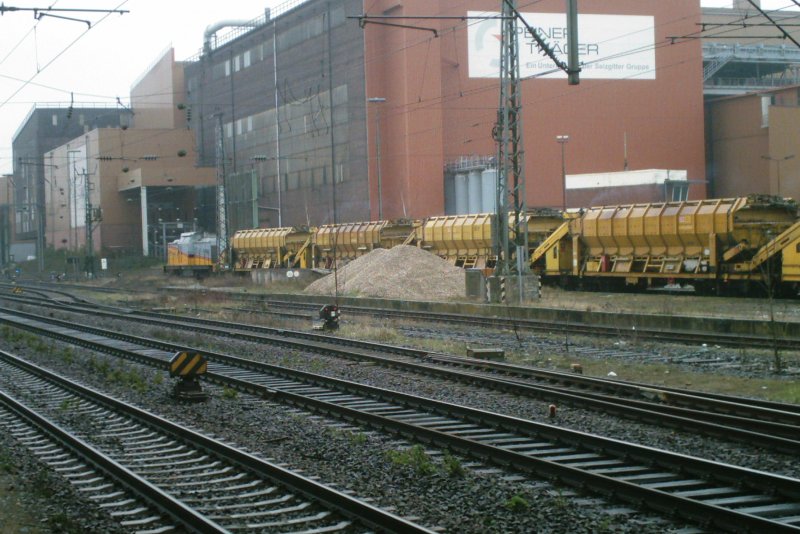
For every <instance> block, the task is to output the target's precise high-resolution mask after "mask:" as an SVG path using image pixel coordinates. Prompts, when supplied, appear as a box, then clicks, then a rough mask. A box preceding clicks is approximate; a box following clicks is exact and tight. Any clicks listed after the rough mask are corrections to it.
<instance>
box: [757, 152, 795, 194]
mask: <svg viewBox="0 0 800 534" xmlns="http://www.w3.org/2000/svg"><path fill="white" fill-rule="evenodd" d="M792 158H794V154H790V155H788V156H784V157H782V158H773V157H772V156H761V159H765V160H767V161H774V162H775V163H776V165H775V166H776V168H777V171H778V190H777V195H778V196H781V163H783V162H784V161H787V160H790V159H792Z"/></svg>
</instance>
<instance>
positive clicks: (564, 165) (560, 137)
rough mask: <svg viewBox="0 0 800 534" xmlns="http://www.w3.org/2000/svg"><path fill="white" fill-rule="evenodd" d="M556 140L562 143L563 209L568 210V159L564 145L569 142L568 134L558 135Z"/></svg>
mask: <svg viewBox="0 0 800 534" xmlns="http://www.w3.org/2000/svg"><path fill="white" fill-rule="evenodd" d="M556 142H557V143H558V144H560V145H561V209H562V210H563V211H567V160H566V158H565V156H564V147H565V145H566V144H567V143H569V136H568V135H557V136H556Z"/></svg>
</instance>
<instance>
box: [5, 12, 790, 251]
mask: <svg viewBox="0 0 800 534" xmlns="http://www.w3.org/2000/svg"><path fill="white" fill-rule="evenodd" d="M499 9H500V4H499V2H497V1H495V0H470V1H468V2H436V3H432V2H426V1H423V0H403V1H402V2H397V1H389V0H376V1H371V2H369V3H365V2H362V1H361V0H343V1H341V2H329V1H323V0H307V1H305V2H297V1H294V0H293V1H290V2H286V3H285V4H282V5H281V6H278V7H277V8H276V9H273V10H271V11H269V10H267V11H265V12H264V13H263V14H261V15H260V16H257V17H256V18H254V19H252V20H243V21H209V24H210V25H209V27H208V29H207V31H206V35H205V37H204V39H203V42H202V43H198V44H202V49H201V50H200V52H199V53H198V54H197V55H196V56H194V57H192V58H189V59H187V60H185V61H176V60H175V58H174V56H173V53H172V51H171V50H168V51H167V52H165V53H164V54H163V56H161V57H159V58H157V59H156V61H155V62H154V64H153V66H152V67H151V68H150V69H148V71H147V72H146V73H145V74H144V75H143V76H142V77H141V78H140V79H139V80H137V81H136V82H135V83H134V86H133V89H132V93H131V108H132V109H131V110H125V109H117V110H116V112H117V114H118V115H120V116H124V117H125V118H124V120H122V121H120V120H119V117H117V118H116V122H114V121H112V122H111V123H109V124H99V123H98V124H96V125H95V126H97V129H96V131H95V128H94V126H91V127H89V126H87V127H85V128H84V129H83V130H81V131H76V132H73V131H72V130H64V132H65V133H67V132H68V134H69V136H68V137H60V138H59V139H58V143H50V144H49V145H48V146H47V148H44V147H43V146H39V147H38V148H35V149H33V150H34V152H36V154H33V153H32V154H31V156H30V157H31V158H32V159H36V160H37V161H40V162H41V164H42V165H41V167H38V170H37V171H36V172H37V175H36V177H34V178H31V179H32V180H33V182H34V183H35V184H38V185H36V191H37V193H36V195H37V196H36V197H35V198H34V200H30V198H29V197H24V198H23V197H20V198H19V199H17V198H16V197H19V196H20V195H21V194H22V193H20V192H19V191H17V190H16V189H15V191H14V193H13V196H14V203H15V204H17V205H18V206H28V207H29V209H31V206H34V207H35V206H43V205H45V202H46V204H47V208H46V209H45V212H46V216H45V217H40V218H39V219H38V220H39V221H42V222H40V223H38V224H43V226H44V231H43V232H42V231H40V232H38V233H37V232H33V233H31V229H33V228H35V227H31V224H34V223H33V222H32V221H36V220H37V219H35V218H31V216H28V217H27V220H28V223H27V224H28V227H27V228H28V230H27V231H26V232H27V233H25V232H20V231H17V232H16V234H17V236H18V237H22V236H28V237H31V235H42V234H44V238H45V239H46V243H47V246H51V247H54V248H57V249H58V248H65V249H69V250H72V249H74V248H75V247H81V246H85V244H86V240H87V237H88V234H86V231H85V230H86V228H85V224H86V223H83V222H81V221H82V219H85V213H86V211H85V210H86V209H87V206H99V207H101V208H102V210H101V211H102V213H101V212H98V214H97V215H98V219H99V218H100V217H102V220H98V221H97V224H96V228H95V233H94V234H93V236H92V237H93V241H94V242H93V246H94V248H96V249H97V250H101V249H102V250H106V251H114V250H117V251H127V252H131V253H133V252H134V251H138V252H141V253H144V254H146V255H148V254H149V255H160V254H163V248H164V246H163V245H164V243H165V242H166V241H167V240H168V239H171V238H172V237H174V236H176V235H177V234H178V233H180V231H182V230H185V229H194V228H200V229H203V230H208V231H214V230H216V229H218V228H220V224H219V221H220V218H221V217H224V222H225V229H226V233H227V235H228V236H230V235H232V234H233V232H235V231H236V230H238V229H242V228H252V227H270V226H272V227H275V226H301V225H321V224H326V223H331V222H334V221H337V222H346V221H360V220H377V219H399V218H421V217H427V216H433V215H442V214H456V213H467V212H476V211H482V212H487V211H493V209H494V198H493V197H494V195H495V190H496V170H495V165H496V161H495V160H496V154H497V144H496V141H495V139H494V137H493V129H494V127H495V123H496V121H497V108H498V104H499V79H498V68H497V62H498V60H497V57H498V55H499V45H498V42H499V39H498V38H499V31H500V27H499V21H498V20H497V16H498V14H499ZM521 10H522V12H523V13H522V14H523V16H524V17H525V19H526V21H528V23H529V24H531V25H532V26H534V27H536V28H537V29H538V30H539V31H540V32H541V33H542V34H543V35H544V36H545V37H546V38H547V40H548V42H549V43H550V44H551V46H552V47H553V48H554V49H555V50H556V51H557V52H559V53H563V51H564V47H565V43H566V41H565V31H564V27H565V15H564V3H563V1H561V0H543V1H541V2H537V3H535V4H533V5H530V6H521ZM743 13H745V11H743V6H742V5H737V8H736V9H702V10H701V8H700V5H699V2H697V1H696V0H680V1H675V2H660V1H657V0H645V1H642V0H619V1H617V2H603V1H601V0H583V1H582V2H581V3H580V16H579V28H580V37H581V39H580V43H579V47H580V49H579V53H580V59H581V61H582V62H583V72H582V73H581V83H580V84H579V85H576V86H570V85H568V84H567V80H566V75H564V74H563V73H560V72H558V71H557V70H556V69H554V65H553V64H552V63H551V62H549V61H547V60H545V59H544V56H542V55H541V54H540V53H539V52H538V51H537V50H536V49H535V46H534V45H533V44H532V42H531V39H530V36H529V35H527V34H526V33H525V30H521V31H522V32H523V34H522V37H521V40H520V48H521V51H520V63H521V75H522V77H523V81H522V113H523V116H522V126H523V128H522V131H523V135H524V149H525V150H524V161H525V167H524V170H525V176H526V180H527V204H528V206H530V207H556V208H562V207H583V206H588V205H598V204H616V203H625V202H653V201H662V200H674V199H683V198H690V199H700V198H705V197H706V196H709V195H722V194H725V195H731V196H738V195H745V194H747V193H751V192H776V191H777V187H773V188H772V189H769V190H764V189H763V188H762V184H761V183H760V182H759V181H758V180H757V179H755V178H753V179H751V180H750V181H748V180H747V179H737V178H732V179H730V180H728V177H727V175H728V174H729V173H731V176H734V175H735V171H733V170H732V169H733V167H730V165H729V164H727V163H723V162H722V161H718V160H717V158H719V157H720V155H721V154H723V153H724V151H723V150H722V148H721V147H722V145H721V144H720V142H719V139H717V141H714V144H713V146H712V144H709V143H704V139H705V138H706V137H707V136H710V135H711V134H710V133H709V132H712V131H715V132H716V131H718V130H717V129H718V128H719V127H720V126H721V125H723V124H724V122H725V121H724V120H723V119H722V118H721V117H722V115H719V116H716V115H718V114H719V113H723V114H724V106H727V105H730V104H722V103H720V104H719V105H717V104H714V106H715V107H713V108H712V107H710V106H711V104H707V103H706V104H705V107H704V98H705V99H707V100H709V101H710V99H712V98H718V97H720V96H724V95H736V94H741V93H743V92H748V91H753V90H764V89H767V88H770V87H775V86H785V85H787V84H789V83H791V82H792V80H794V77H796V76H795V75H796V73H797V72H798V69H797V68H796V60H797V58H796V56H795V54H792V53H790V51H788V50H787V48H786V47H785V46H783V45H785V43H779V42H778V41H766V42H765V40H764V39H760V43H761V46H760V48H758V49H757V50H754V49H753V48H752V46H751V45H753V44H754V43H755V41H756V40H758V36H757V35H755V34H754V33H753V30H751V29H749V28H740V29H737V30H736V31H735V32H732V31H730V30H724V31H723V30H720V31H719V32H717V33H713V32H712V33H709V32H706V31H705V26H703V27H702V29H701V28H700V27H699V24H698V23H699V22H700V21H702V22H703V24H705V23H706V22H708V23H709V24H714V25H718V26H719V27H720V28H726V25H731V24H734V23H735V22H736V21H737V20H738V18H740V17H741V16H742V14H743ZM759 31H761V32H762V33H763V30H759ZM739 33H742V42H741V43H739V44H737V43H738V41H736V40H732V39H722V38H721V37H720V38H719V39H717V40H714V39H713V37H714V36H720V35H738V34H739ZM765 43H766V44H765ZM776 94H777V93H776ZM164 95H169V97H168V98H165V97H164ZM776 98H778V97H776ZM780 98H783V97H780ZM780 98H778V99H777V100H776V99H773V100H771V101H770V102H771V104H769V105H778V100H780ZM732 101H733V100H731V102H732ZM763 102H764V100H763V98H762V99H759V105H763ZM712 109H713V110H714V111H713V112H711V111H709V112H706V110H712ZM733 113H734V115H735V114H736V113H738V112H736V111H734V112H733ZM778 114H780V112H778ZM774 115H775V114H773V116H774ZM715 116H716V118H714V117H715ZM73 117H74V116H73ZM61 120H63V119H61ZM730 120H733V121H735V120H736V117H735V116H731V118H730ZM29 122H30V121H29ZM72 122H73V123H74V122H75V119H74V118H73V119H72ZM62 124H63V123H62ZM28 128H29V124H28V123H26V124H25V125H23V126H22V127H21V129H23V130H26V129H28ZM712 129H713V130H712ZM772 132H773V133H772V134H770V135H771V136H773V135H774V136H775V137H776V138H777V136H779V135H780V134H779V132H778V130H777V129H773V130H772ZM709 139H710V137H709ZM23 140H24V139H23V138H20V144H21V143H22V141H23ZM773 143H779V142H778V141H774V142H773V141H769V143H767V144H768V145H769V147H768V148H763V147H759V148H758V149H755V150H756V151H757V152H759V154H757V156H758V158H756V159H758V165H756V166H753V167H752V168H753V172H754V173H755V172H763V173H765V174H764V180H763V182H764V184H766V182H767V179H766V177H767V176H769V175H770V174H772V175H773V178H772V181H773V182H775V176H774V175H776V174H779V173H784V176H786V173H787V172H788V171H789V168H790V165H792V164H793V163H792V162H789V163H786V164H782V163H776V161H777V160H773V159H765V158H761V156H763V155H767V156H768V157H769V158H778V157H779V156H780V154H778V152H780V150H778V149H777V148H772V145H773ZM17 145H18V144H17V140H15V144H14V147H15V159H17ZM26 146H29V145H26ZM714 147H716V148H714ZM776 147H777V145H776ZM54 149H55V150H54ZM19 150H20V154H22V148H20V149H19ZM784 151H785V152H787V154H789V153H794V150H793V149H792V150H790V149H789V148H787V149H786V150H784ZM760 152H764V154H760ZM37 154H38V155H37ZM70 154H72V155H70ZM76 154H77V156H76ZM776 154H777V155H776ZM781 154H782V152H781ZM751 156H752V154H751ZM754 157H755V156H753V158H754ZM48 158H52V160H53V161H54V162H56V163H53V165H54V166H53V167H46V166H45V165H46V164H47V161H48ZM70 158H73V160H75V158H77V159H78V160H80V161H82V162H83V163H84V164H85V165H84V167H81V166H80V165H78V166H75V165H71V167H72V169H73V170H72V171H69V170H68V168H67V166H66V165H63V166H62V165H59V164H58V161H62V160H63V161H64V162H67V161H70ZM753 158H751V159H753ZM62 167H63V168H62ZM76 168H77V169H80V168H85V169H87V170H86V171H85V176H88V177H89V178H88V181H89V182H90V183H92V184H96V187H97V188H98V190H97V191H95V192H93V193H92V192H90V193H89V194H88V195H86V194H84V196H83V197H81V198H79V196H80V195H81V194H82V193H81V191H83V190H84V189H83V188H82V187H80V185H79V183H78V182H79V181H80V180H81V179H82V178H80V176H79V175H81V173H80V171H78V172H77V174H75V172H76V171H75V170H74V169H76ZM32 169H34V167H33V166H30V167H29V168H28V170H25V169H24V168H22V167H20V168H19V169H17V168H16V166H15V172H14V176H15V177H20V176H22V175H23V173H31V172H33V171H32ZM48 169H49V170H48ZM89 169H91V172H90V170H89ZM45 172H47V173H53V174H52V175H50V174H48V178H47V180H49V181H50V183H51V186H47V185H46V183H47V182H46V180H45ZM70 172H72V173H73V174H74V176H70ZM778 181H781V180H778ZM17 182H18V180H17ZM61 183H63V184H66V185H67V188H66V189H65V193H64V194H65V195H70V194H71V195H72V196H71V197H69V201H68V202H61V201H60V200H59V198H58V197H59V195H60V194H61V189H62V186H61V185H58V186H53V185H52V184H61ZM81 183H84V182H81ZM220 184H222V185H224V191H225V202H224V204H222V205H223V206H224V207H225V208H226V209H225V211H224V212H220V211H219V209H218V200H219V197H218V195H217V191H218V189H217V187H216V186H217V185H220ZM784 187H785V188H787V189H785V190H786V191H790V189H788V187H789V186H788V185H785V186H784ZM48 188H51V189H53V191H52V193H53V194H51V195H49V196H47V191H48ZM70 188H71V189H70ZM753 188H757V189H758V190H756V189H753ZM70 191H72V193H70ZM28 194H30V193H28ZM792 194H794V193H792ZM93 195H95V196H93ZM26 199H27V200H26ZM62 204H66V206H63V205H62ZM81 206H83V207H81ZM64 210H66V211H64ZM80 210H83V211H80ZM110 214H113V216H111V215H110ZM65 221H66V222H65ZM24 225H25V223H24V222H22V223H20V226H19V228H20V229H22V228H26V227H25V226H24ZM82 225H83V226H82ZM29 234H30V235H29ZM82 236H83V237H82Z"/></svg>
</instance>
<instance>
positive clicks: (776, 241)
mask: <svg viewBox="0 0 800 534" xmlns="http://www.w3.org/2000/svg"><path fill="white" fill-rule="evenodd" d="M797 239H800V222H796V223H794V224H793V225H792V226H790V227H789V228H788V229H787V230H785V231H784V232H782V233H780V234H778V235H777V236H775V237H774V238H773V239H772V240H771V241H769V242H768V243H767V244H766V245H764V246H763V247H761V248H760V249H759V250H758V253H757V254H756V255H755V256H753V258H752V259H751V260H750V261H745V262H742V263H736V264H734V266H733V271H734V272H737V273H745V272H753V271H754V270H756V269H757V268H758V267H759V266H760V265H761V264H762V263H764V262H765V261H767V260H768V259H770V258H771V257H772V256H774V255H775V254H777V253H779V252H781V251H783V249H784V248H786V247H787V246H788V245H789V244H790V243H792V242H794V241H795V240H797Z"/></svg>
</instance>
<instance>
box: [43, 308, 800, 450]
mask: <svg viewBox="0 0 800 534" xmlns="http://www.w3.org/2000/svg"><path fill="white" fill-rule="evenodd" d="M62 309H65V308H64V307H62ZM88 312H89V313H96V314H99V315H104V316H110V317H113V318H117V319H124V320H129V319H130V318H131V316H130V315H118V314H115V313H110V312H104V311H97V310H88ZM137 315H138V314H137ZM146 315H147V316H148V317H151V316H155V317H159V318H163V319H161V320H168V321H169V323H168V324H169V325H170V326H172V327H178V328H184V329H190V330H191V331H193V332H197V331H204V332H206V333H209V334H214V335H227V336H230V337H234V338H236V339H239V340H250V341H254V342H258V343H262V342H265V341H266V342H269V343H276V342H277V343H280V344H282V345H287V343H286V341H285V340H283V339H279V340H278V341H276V340H275V338H274V337H272V336H264V335H256V336H251V335H249V334H243V333H242V332H241V331H240V330H239V327H240V325H236V326H235V327H234V328H233V329H231V327H230V325H229V324H228V323H223V322H221V321H213V320H207V319H197V320H195V319H194V318H191V319H186V320H184V318H179V319H178V320H177V321H176V319H175V318H174V317H173V316H165V315H163V314H146ZM34 317H35V316H34ZM148 321H152V319H148ZM63 324H69V323H63ZM151 324H153V323H151ZM154 324H165V323H162V322H160V321H159V322H156V323H154ZM197 324H203V325H213V327H211V328H210V329H206V328H198V327H197V326H196V325H197ZM241 326H244V330H246V331H259V330H263V328H262V327H255V326H252V325H241ZM268 330H269V331H275V332H280V333H281V334H283V333H285V331H280V330H275V329H268ZM292 334H294V333H292ZM293 337H294V336H293ZM299 337H302V338H304V339H312V340H320V339H321V340H323V343H322V344H319V343H315V344H314V345H313V346H312V345H308V344H303V343H296V342H292V341H289V342H288V346H291V347H294V348H300V349H306V350H308V349H313V350H316V351H317V352H323V353H328V354H330V353H334V354H336V355H337V356H339V357H344V358H347V359H351V360H356V361H369V362H372V363H377V364H380V365H384V366H388V367H394V368H399V369H403V370H406V371H410V372H414V373H422V374H428V375H432V376H436V377H439V378H442V379H446V380H456V381H460V382H467V383H472V384H476V385H478V386H481V387H486V388H490V389H495V390H500V391H505V392H510V393H513V394H517V395H524V396H529V397H533V398H538V399H544V400H547V401H548V402H552V401H555V400H559V401H565V402H571V403H572V404H575V405H578V406H589V407H591V408H593V409H598V410H602V411H605V412H607V413H614V414H617V415H622V416H625V417H632V418H634V419H638V420H642V421H646V422H648V423H655V424H658V425H660V426H672V427H674V428H679V429H693V430H696V431H700V432H702V433H705V434H708V435H711V436H715V437H724V438H728V439H733V440H736V441H741V442H744V443H749V444H754V445H760V446H764V447H768V448H772V449H775V450H779V451H783V452H794V451H796V450H798V446H799V445H800V441H799V440H800V413H799V414H795V413H793V412H791V411H781V410H777V409H776V408H775V407H774V406H772V407H755V408H754V407H753V406H751V405H748V404H747V403H746V400H745V399H740V398H736V402H733V401H732V400H731V399H727V400H725V401H723V400H720V399H717V400H713V401H712V400H708V399H706V398H704V397H703V395H702V394H699V393H695V392H687V391H684V390H669V388H660V387H654V386H652V385H644V384H631V383H624V382H619V381H608V380H604V379H595V378H592V377H582V376H580V375H575V374H568V373H555V372H551V371H543V372H538V371H532V370H530V369H527V371H528V372H529V375H531V376H538V379H539V380H541V379H543V378H544V379H545V380H547V381H548V382H553V381H554V378H555V379H558V380H559V381H562V382H564V383H566V384H567V385H568V386H570V387H573V388H576V389H581V390H583V389H586V388H587V387H591V388H592V389H597V390H601V391H610V392H612V393H615V394H617V395H619V394H623V395H625V396H626V398H624V399H623V400H620V399H619V398H616V397H610V396H607V395H600V394H592V393H589V392H586V391H579V392H575V391H563V390H561V389H560V388H557V387H553V386H548V385H541V384H537V385H532V384H529V383H524V382H519V381H515V380H503V379H500V378H497V377H496V376H488V375H482V374H478V373H468V372H459V371H453V370H450V369H442V368H437V367H433V366H432V364H436V363H445V364H451V365H457V366H462V367H467V368H475V367H477V368H480V370H482V371H486V369H483V368H481V367H483V366H482V362H481V361H480V360H474V359H462V358H455V357H448V356H445V355H434V354H427V353H424V352H421V351H416V350H415V349H405V348H403V347H396V346H386V347H385V348H387V350H388V351H389V352H392V353H399V354H404V355H405V354H413V355H414V356H415V357H417V358H423V355H425V356H427V357H426V358H424V359H422V361H423V363H414V362H407V361H400V360H396V359H391V358H386V357H384V356H380V355H376V354H371V353H363V352H354V351H352V350H340V349H339V348H338V344H334V346H331V345H329V344H328V343H327V341H328V340H330V339H333V340H338V339H339V338H330V336H318V335H315V334H308V335H306V334H300V336H299ZM340 343H343V342H341V341H340ZM358 346H364V345H363V344H360V343H359V344H358ZM366 346H367V347H368V348H370V349H377V348H379V347H384V346H382V345H378V344H375V343H367V345H366ZM491 368H494V367H491ZM518 369H519V373H518V374H523V371H525V370H526V369H525V368H518ZM642 399H645V400H642ZM653 399H659V400H661V401H662V402H668V403H669V404H661V403H656V402H652V401H653ZM673 405H674V406H673ZM787 406H790V405H787ZM698 407H700V408H703V409H705V410H706V411H700V410H698V409H697V408H698Z"/></svg>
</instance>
